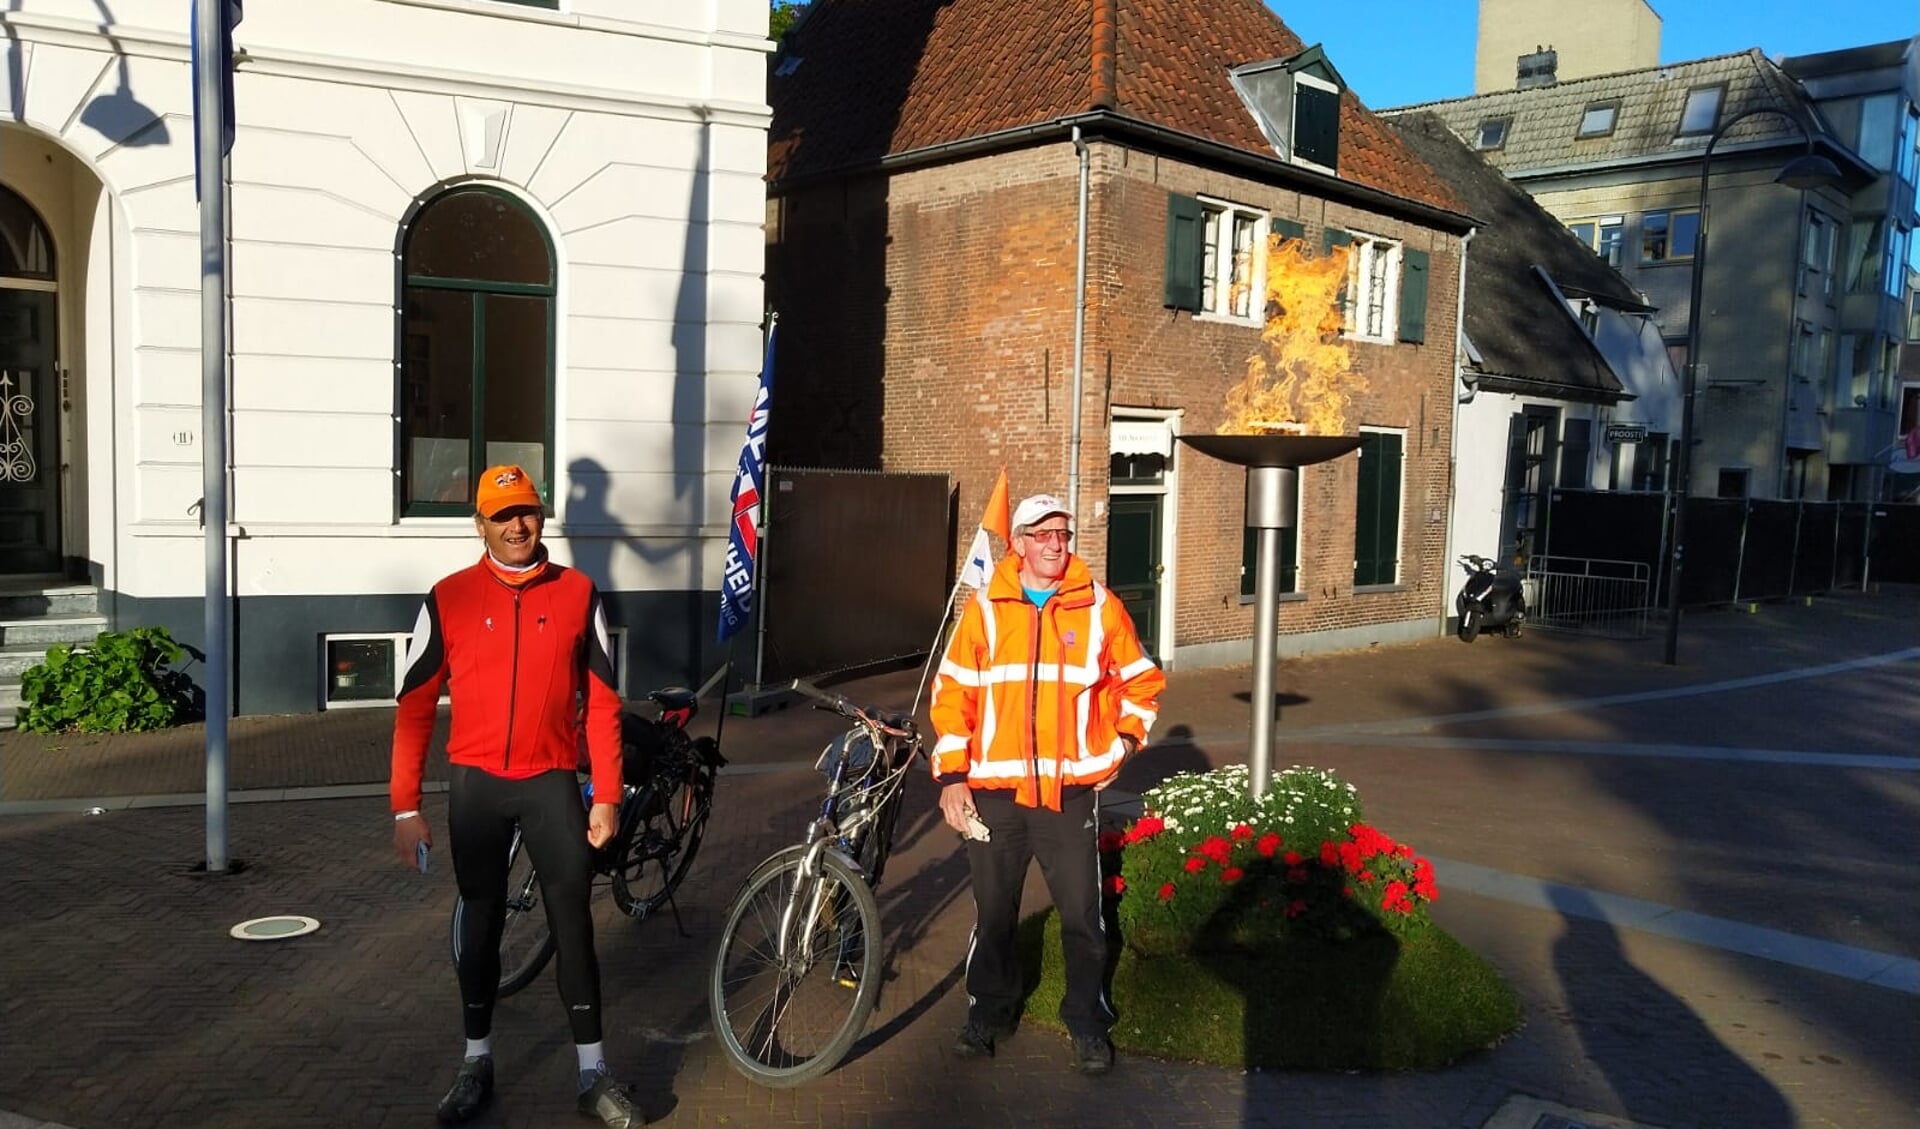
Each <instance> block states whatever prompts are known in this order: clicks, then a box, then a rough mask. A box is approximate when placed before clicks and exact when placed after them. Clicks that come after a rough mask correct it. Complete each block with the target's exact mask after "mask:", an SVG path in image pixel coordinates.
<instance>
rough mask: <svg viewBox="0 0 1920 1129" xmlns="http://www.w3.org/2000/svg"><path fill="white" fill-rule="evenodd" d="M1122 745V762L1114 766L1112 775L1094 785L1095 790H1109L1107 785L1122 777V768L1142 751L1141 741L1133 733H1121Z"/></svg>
mask: <svg viewBox="0 0 1920 1129" xmlns="http://www.w3.org/2000/svg"><path fill="white" fill-rule="evenodd" d="M1120 747H1121V749H1122V750H1124V751H1123V752H1122V753H1121V754H1120V763H1119V764H1118V765H1115V766H1114V769H1113V773H1112V775H1110V776H1108V777H1107V778H1106V779H1105V780H1102V781H1101V782H1100V783H1098V784H1095V785H1094V786H1093V790H1094V791H1096V792H1104V791H1106V790H1107V785H1109V784H1112V783H1113V782H1114V781H1116V780H1118V779H1120V770H1121V769H1123V768H1125V767H1126V766H1127V762H1128V761H1129V760H1131V759H1133V754H1135V753H1137V752H1139V751H1140V742H1138V741H1136V740H1134V739H1133V737H1132V736H1131V735H1129V734H1126V733H1122V734H1121V735H1120Z"/></svg>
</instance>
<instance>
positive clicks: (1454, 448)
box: [1440, 227, 1480, 635]
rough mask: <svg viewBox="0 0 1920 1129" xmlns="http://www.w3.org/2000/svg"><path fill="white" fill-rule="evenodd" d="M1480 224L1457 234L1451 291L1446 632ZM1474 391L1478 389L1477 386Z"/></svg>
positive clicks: (1443, 565) (1443, 629)
mask: <svg viewBox="0 0 1920 1129" xmlns="http://www.w3.org/2000/svg"><path fill="white" fill-rule="evenodd" d="M1479 230H1480V229H1479V228H1477V227H1470V228H1468V229H1467V233H1466V234H1465V235H1462V236H1461V237H1460V285H1459V288H1458V290H1457V291H1456V293H1455V295H1454V310H1453V387H1452V388H1450V389H1448V393H1449V396H1448V402H1449V403H1451V404H1452V405H1453V415H1452V417H1451V419H1450V420H1449V422H1448V425H1447V540H1446V545H1447V548H1446V555H1445V556H1443V557H1442V558H1441V559H1440V572H1441V575H1442V576H1445V577H1446V578H1447V579H1446V583H1444V584H1442V585H1440V634H1442V635H1445V634H1447V630H1448V628H1447V616H1448V614H1449V613H1450V612H1451V611H1452V610H1453V598H1452V593H1453V548H1454V541H1453V531H1454V529H1455V527H1456V526H1458V525H1459V521H1460V509H1459V507H1460V406H1461V405H1462V404H1463V403H1469V402H1471V399H1472V397H1471V395H1469V396H1468V398H1467V399H1466V400H1462V399H1461V391H1460V390H1461V389H1462V388H1464V387H1466V385H1465V384H1463V383H1462V381H1461V376H1462V375H1463V374H1464V372H1465V370H1466V363H1467V362H1466V352H1467V351H1466V349H1465V348H1464V347H1462V345H1461V342H1462V340H1463V339H1464V338H1465V337H1466V333H1467V247H1468V245H1470V244H1471V243H1472V242H1473V237H1474V235H1476V234H1477V233H1478V232H1479ZM1476 391H1477V389H1476Z"/></svg>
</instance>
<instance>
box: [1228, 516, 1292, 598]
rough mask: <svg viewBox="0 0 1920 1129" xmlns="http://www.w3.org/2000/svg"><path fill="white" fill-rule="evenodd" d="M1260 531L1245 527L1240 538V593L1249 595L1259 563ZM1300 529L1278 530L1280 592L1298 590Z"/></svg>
mask: <svg viewBox="0 0 1920 1129" xmlns="http://www.w3.org/2000/svg"><path fill="white" fill-rule="evenodd" d="M1259 554H1260V531H1259V530H1257V529H1247V530H1245V531H1244V533H1243V535H1242V536H1241V539H1240V594H1241V595H1242V596H1246V597H1251V596H1252V595H1253V587H1254V585H1253V582H1254V578H1255V575H1256V573H1255V572H1254V570H1255V569H1256V568H1257V567H1258V566H1259V563H1260V556H1259ZM1299 559H1300V531H1299V530H1298V529H1282V530H1281V531H1280V594H1281V595H1282V596H1284V595H1287V594H1288V593H1290V592H1298V591H1299V590H1300V566H1299V564H1298V563H1297V562H1298V561H1299Z"/></svg>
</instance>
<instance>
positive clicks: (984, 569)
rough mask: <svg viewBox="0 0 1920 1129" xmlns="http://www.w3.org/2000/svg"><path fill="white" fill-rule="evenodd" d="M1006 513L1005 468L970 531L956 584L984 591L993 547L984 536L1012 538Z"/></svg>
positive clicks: (990, 568) (990, 569) (1010, 526)
mask: <svg viewBox="0 0 1920 1129" xmlns="http://www.w3.org/2000/svg"><path fill="white" fill-rule="evenodd" d="M1011 520H1012V519H1011V518H1010V517H1009V516H1008V512H1007V468H1005V467H1001V468H1000V477H999V478H998V479H996V480H995V481H994V484H993V491H992V493H990V494H988V495H987V508H986V512H984V513H982V514H981V515H980V528H979V529H976V530H974V533H973V544H972V545H971V546H969V547H968V548H967V563H966V565H965V566H964V567H962V568H961V570H960V583H962V584H965V585H967V586H968V587H970V588H985V587H986V586H987V578H988V577H989V576H991V575H992V574H993V546H992V544H991V543H990V542H988V540H987V534H988V533H990V532H991V533H998V534H999V535H1000V540H1001V541H1003V542H1004V541H1011V540H1012V539H1013V526H1012V524H1011Z"/></svg>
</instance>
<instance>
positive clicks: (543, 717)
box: [391, 466, 643, 1129]
mask: <svg viewBox="0 0 1920 1129" xmlns="http://www.w3.org/2000/svg"><path fill="white" fill-rule="evenodd" d="M474 510H475V513H474V518H473V524H474V528H475V529H477V530H478V531H479V533H480V538H481V540H483V541H484V542H486V550H487V551H486V554H485V555H484V556H482V557H481V558H480V560H479V561H478V562H477V563H476V564H474V565H472V566H470V567H468V568H464V569H461V570H460V571H459V572H456V573H454V574H453V575H451V576H449V577H447V578H446V579H444V580H442V581H440V582H439V583H438V584H435V585H434V586H433V590H432V591H431V592H429V593H428V594H427V599H426V603H425V605H424V606H422V607H421V609H420V618H419V620H418V621H417V622H416V623H415V624H414V628H413V640H412V642H411V643H410V644H409V645H408V647H407V658H406V673H405V680H404V682H403V683H402V685H401V689H400V708H399V710H398V712H397V713H396V714H395V717H394V726H393V778H392V784H391V793H392V801H393V812H394V815H393V819H394V823H393V847H394V850H395V851H397V852H398V853H399V855H400V858H401V859H402V860H403V861H404V862H405V863H406V864H407V865H409V866H415V865H419V866H420V868H421V870H422V871H424V870H425V869H426V867H425V865H424V864H423V860H424V857H425V856H424V855H423V854H422V851H423V850H424V849H428V848H431V846H432V844H433V833H432V831H431V830H430V829H429V828H428V827H427V820H426V817H425V816H423V815H421V814H420V778H421V774H422V772H423V771H424V769H425V766H426V759H427V740H428V738H429V737H430V736H432V733H433V722H434V712H435V709H436V707H437V706H438V704H439V701H440V688H441V686H442V685H445V686H446V687H447V689H448V693H449V695H450V696H451V698H452V701H453V727H452V731H451V732H450V734H449V735H448V738H447V760H448V761H449V762H450V765H451V772H450V781H449V784H450V786H449V790H448V801H447V832H448V837H449V840H450V841H451V843H452V847H453V873H454V877H455V880H456V881H457V882H458V883H459V886H460V896H461V897H462V898H463V899H465V901H466V903H467V907H468V908H469V909H470V910H471V911H472V912H470V913H468V914H466V915H464V916H463V917H462V919H461V922H462V929H463V932H462V934H461V937H460V962H459V967H458V969H457V972H458V974H459V978H460V999H461V1003H462V1005H463V1009H462V1014H463V1017H464V1021H465V1027H466V1036H467V1045H466V1051H465V1054H464V1055H463V1056H462V1061H461V1065H460V1069H459V1072H458V1073H457V1074H456V1075H455V1076H454V1081H453V1087H452V1088H451V1089H450V1090H448V1091H447V1095H446V1097H445V1098H443V1099H441V1102H440V1108H439V1119H440V1123H441V1124H443V1125H454V1124H459V1123H460V1122H464V1121H468V1120H470V1119H472V1118H473V1117H475V1116H477V1115H478V1114H479V1113H480V1112H481V1111H482V1110H484V1109H485V1108H486V1107H487V1105H488V1104H489V1103H490V1102H491V1101H492V1100H493V1039H492V1030H493V1005H494V1000H495V998H496V996H497V995H498V992H499V985H500V933H501V930H502V928H503V926H504V924H505V921H506V912H507V906H506V899H507V861H508V860H507V851H508V849H509V847H510V844H511V843H512V841H513V833H514V829H515V828H516V827H518V828H519V831H520V836H521V843H522V845H523V846H524V848H525V849H526V851H527V853H528V855H529V856H530V857H531V859H532V861H533V865H534V868H535V869H536V870H537V871H538V872H539V875H540V899H541V901H543V902H544V903H546V912H547V921H548V923H549V925H550V926H551V928H552V930H553V938H554V942H555V944H556V947H557V953H556V956H555V961H554V966H555V978H556V979H557V980H558V981H559V986H560V999H561V1000H562V1001H563V1002H564V1003H565V1004H566V1008H567V1022H568V1024H569V1025H570V1026H571V1027H572V1029H573V1041H574V1047H575V1050H576V1051H577V1052H578V1058H579V1065H580V1074H579V1086H578V1094H577V1101H576V1108H577V1109H578V1111H579V1112H580V1113H581V1114H583V1115H585V1116H588V1117H595V1118H598V1119H599V1120H600V1121H601V1123H602V1124H605V1125H608V1126H610V1127H612V1129H633V1127H637V1126H639V1125H641V1124H643V1121H642V1118H641V1116H640V1114H639V1112H638V1111H637V1110H636V1109H635V1108H634V1105H633V1102H632V1100H631V1099H630V1098H628V1096H627V1094H626V1092H625V1090H624V1089H623V1088H622V1087H621V1086H620V1085H619V1084H618V1083H616V1082H614V1080H613V1078H612V1077H611V1076H610V1075H609V1074H608V1073H607V1064H606V1058H605V1054H604V1052H603V1050H602V1047H601V1040H600V1032H601V1016H600V964H599V961H598V959H597V958H596V956H595V954H594V950H593V917H592V915H591V913H590V912H589V910H588V900H587V899H588V895H589V893H590V892H591V890H592V879H593V867H592V855H591V850H590V848H592V847H599V846H602V845H604V844H605V843H606V842H607V841H608V840H610V839H612V838H613V835H614V831H615V830H616V829H617V827H618V819H619V810H620V809H619V805H618V803H617V802H616V801H617V800H618V799H619V797H620V793H621V780H620V721H619V714H620V695H619V693H618V692H617V691H616V690H615V689H614V685H613V664H612V661H611V659H610V658H609V655H608V649H607V617H606V610H605V609H604V608H603V607H602V606H601V603H600V593H599V592H598V591H597V590H596V589H595V588H594V585H593V582H592V581H591V580H588V579H587V578H586V576H585V575H584V574H582V573H579V572H576V571H574V570H573V569H569V568H562V567H561V566H559V565H557V564H554V563H553V562H551V561H549V560H548V559H547V551H546V549H545V548H543V547H542V546H541V544H540V532H541V530H542V528H543V527H544V526H545V522H546V511H545V509H544V507H543V506H542V503H541V501H540V495H539V493H538V492H537V491H536V490H535V489H534V487H533V482H532V480H531V479H530V478H529V477H528V476H527V472H526V471H524V470H522V469H521V468H519V467H517V466H497V467H492V468H490V469H488V470H487V472H486V473H485V474H483V475H481V477H480V486H479V489H478V491H477V492H476V494H475V498H474ZM583 698H584V699H585V703H586V746H587V754H588V756H589V758H590V759H591V761H592V767H593V794H594V796H595V797H596V802H595V803H594V805H593V809H592V811H591V812H589V811H587V810H586V809H585V807H584V806H583V805H582V803H581V801H580V786H579V783H578V781H577V780H576V778H575V772H576V768H577V766H578V764H579V757H580V751H579V750H580V743H581V732H580V730H581V720H580V702H581V700H582V699H583ZM603 797H604V798H606V799H607V802H599V799H600V798H603Z"/></svg>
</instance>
